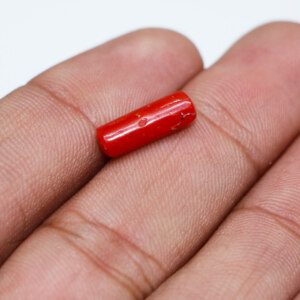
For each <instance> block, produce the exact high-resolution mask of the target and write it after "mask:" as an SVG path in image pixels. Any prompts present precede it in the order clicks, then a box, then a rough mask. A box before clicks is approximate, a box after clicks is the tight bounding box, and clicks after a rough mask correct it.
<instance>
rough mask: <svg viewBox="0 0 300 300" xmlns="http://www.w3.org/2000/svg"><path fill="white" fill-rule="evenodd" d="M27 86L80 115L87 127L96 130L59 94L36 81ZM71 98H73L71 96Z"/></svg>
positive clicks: (82, 113)
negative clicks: (89, 126)
mask: <svg viewBox="0 0 300 300" xmlns="http://www.w3.org/2000/svg"><path fill="white" fill-rule="evenodd" d="M27 85H28V86H32V87H35V88H37V89H39V90H41V91H42V92H44V93H46V94H47V95H48V96H49V98H50V99H52V100H54V101H56V102H58V103H59V104H61V105H63V106H64V107H66V108H67V109H71V110H73V111H74V112H75V113H76V114H77V115H80V117H81V118H83V119H84V120H85V121H86V122H87V123H88V124H89V125H91V126H92V127H93V128H94V129H96V128H97V126H96V124H95V123H94V122H93V121H92V120H91V119H90V118H89V117H88V116H87V114H86V113H84V111H83V110H81V109H80V108H79V107H78V106H75V105H73V104H71V102H70V101H67V100H66V98H65V97H64V96H61V95H59V93H57V92H55V91H54V90H53V89H52V88H49V87H47V86H46V85H44V84H41V83H39V82H38V81H37V80H31V81H30V82H28V83H27ZM71 97H73V96H71Z"/></svg>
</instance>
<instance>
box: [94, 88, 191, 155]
mask: <svg viewBox="0 0 300 300" xmlns="http://www.w3.org/2000/svg"><path fill="white" fill-rule="evenodd" d="M195 118H196V110H195V107H194V105H193V103H192V100H191V99H190V98H189V97H188V96H187V95H186V94H185V93H184V92H176V93H174V94H172V95H170V96H167V97H164V98H162V99H159V100H156V101H154V102H152V103H150V104H148V105H146V106H143V107H141V108H139V109H137V110H135V111H133V112H130V113H129V114H127V115H124V116H122V117H120V118H118V119H116V120H114V121H111V122H109V123H107V124H105V125H103V126H101V127H99V128H98V129H97V139H98V142H99V146H100V149H101V150H102V152H103V153H104V154H106V155H107V156H110V157H118V156H121V155H123V154H125V153H128V152H130V151H133V150H136V149H138V148H140V147H142V146H144V145H146V144H149V143H151V142H153V141H156V140H158V139H161V138H163V137H165V136H167V135H170V134H171V133H173V132H175V131H177V130H179V129H182V128H184V127H187V126H188V125H189V124H190V123H191V122H192V121H193V120H194V119H195Z"/></svg>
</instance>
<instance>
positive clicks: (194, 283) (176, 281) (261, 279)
mask: <svg viewBox="0 0 300 300" xmlns="http://www.w3.org/2000/svg"><path fill="white" fill-rule="evenodd" d="M299 172H300V138H298V139H297V141H296V142H295V143H294V144H293V146H292V147H291V148H290V149H289V150H288V151H287V153H285V155H284V156H283V157H282V158H281V159H280V161H279V162H277V163H276V164H275V166H274V167H273V168H272V169H271V170H270V171H269V172H268V173H267V174H266V176H265V177H264V178H263V179H262V180H261V181H260V182H259V183H258V184H257V185H256V186H255V187H254V188H253V189H252V190H251V192H250V193H249V194H248V195H247V196H246V197H245V199H244V200H243V201H242V202H241V203H240V204H239V205H238V206H237V208H236V209H235V210H234V211H233V212H232V213H231V214H230V215H229V217H228V219H227V220H226V221H225V223H224V224H223V225H222V226H221V228H220V229H219V230H218V231H217V232H216V233H215V234H214V235H213V237H212V238H211V239H210V240H209V242H208V243H207V244H206V245H205V247H204V248H203V249H202V250H201V251H200V252H199V253H198V254H197V255H196V256H195V257H194V258H193V259H192V260H191V261H190V262H189V263H188V264H187V265H186V266H185V267H183V268H182V269H181V270H180V271H179V272H177V273H176V274H175V275H174V276H172V277H171V278H170V279H169V280H168V281H167V282H166V283H164V284H163V285H162V286H161V287H160V288H159V289H158V290H157V292H156V293H154V295H153V297H150V298H151V299H175V298H176V299H200V298H201V299H261V298H263V299H278V300H279V299H293V297H294V296H295V294H296V293H297V292H299V291H300V206H299V195H300V176H299V175H300V173H299Z"/></svg>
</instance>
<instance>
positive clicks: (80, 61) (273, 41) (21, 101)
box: [0, 23, 300, 300]
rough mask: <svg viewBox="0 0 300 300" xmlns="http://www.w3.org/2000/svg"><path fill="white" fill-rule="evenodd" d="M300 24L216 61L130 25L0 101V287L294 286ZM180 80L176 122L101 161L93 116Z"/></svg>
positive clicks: (50, 291) (244, 42)
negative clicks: (161, 134)
mask: <svg viewBox="0 0 300 300" xmlns="http://www.w3.org/2000/svg"><path fill="white" fill-rule="evenodd" d="M299 82H300V25H298V24H293V23H272V24H268V25H265V26H262V27H260V28H257V29H255V30H254V31H252V32H251V33H249V34H247V35H246V36H245V37H243V38H242V39H241V40H239V41H238V42H237V43H236V44H235V45H234V46H233V47H232V48H231V49H230V50H229V51H228V52H227V53H226V54H225V55H224V56H223V57H222V58H221V59H220V60H219V61H218V62H217V63H216V64H215V65H214V66H212V67H211V68H209V69H206V70H203V67H202V61H201V58H200V56H199V54H198V52H197V50H196V49H195V47H194V46H193V45H192V43H191V42H190V41H188V40H187V39H186V38H185V37H183V36H181V35H179V34H177V33H175V32H172V31H167V30H161V29H147V30H140V31H137V32H133V33H130V34H128V35H125V36H123V37H120V38H118V39H115V40H113V41H110V42H108V43H106V44H104V45H102V46H100V47H98V48H96V49H93V50H91V51H88V52H86V53H84V54H81V55H79V56H77V57H75V58H72V59H70V60H68V61H67V62H64V63H62V64H60V65H58V66H55V67H53V68H52V69H50V70H48V71H46V72H45V73H43V74H41V75H39V76H38V77H36V78H34V79H33V80H32V81H30V82H29V83H28V84H27V85H25V86H24V87H21V88H20V89H18V90H16V91H14V92H13V93H11V94H10V95H8V96H6V97H5V98H4V99H3V100H2V101H1V102H0V165H1V168H0V195H1V198H0V220H1V226H0V260H1V264H2V267H1V269H0V295H1V299H125V300H126V299H143V298H146V297H149V299H297V300H298V299H300V229H299V228H300V205H299V200H300V199H299V195H300V176H299V175H300V173H299V172H300V171H299V170H300V140H299V138H298V135H299V129H300V118H299V115H300V101H299V99H300V84H299ZM177 89H183V90H184V91H185V92H186V93H188V94H189V96H190V97H191V98H192V99H193V100H194V102H195V105H196V108H197V112H198V118H197V119H196V121H195V123H194V124H193V126H192V127H190V128H189V129H186V130H184V131H181V132H180V133H177V134H174V135H172V136H170V137H168V138H166V139H164V140H161V141H159V142H156V143H153V144H151V145H149V146H147V147H144V148H142V149H140V150H138V151H135V152H133V153H130V154H129V155H126V156H123V157H121V158H118V159H114V160H107V159H105V158H104V157H103V156H102V155H101V153H99V150H98V147H97V143H96V141H95V128H96V127H97V126H99V125H100V124H104V123H105V122H107V121H109V120H112V119H114V118H116V117H118V116H120V115H122V114H124V113H126V112H129V111H130V110H132V109H134V108H137V107H139V106H141V105H144V104H145V103H147V102H149V101H151V100H152V99H155V98H159V97H161V96H164V95H166V94H168V93H171V92H172V91H174V90H177Z"/></svg>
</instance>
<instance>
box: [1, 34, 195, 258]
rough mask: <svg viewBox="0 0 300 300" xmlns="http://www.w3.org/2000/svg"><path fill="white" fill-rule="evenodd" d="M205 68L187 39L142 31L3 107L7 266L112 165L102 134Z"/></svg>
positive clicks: (52, 74)
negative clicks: (102, 128) (100, 129)
mask: <svg viewBox="0 0 300 300" xmlns="http://www.w3.org/2000/svg"><path fill="white" fill-rule="evenodd" d="M200 69H201V59H200V57H199V55H198V52H197V50H196V49H195V47H194V46H193V45H192V44H191V42H189V41H188V40H187V39H186V38H184V37H183V36H181V35H180V34H177V33H174V32H171V31H168V30H158V29H147V30H140V31H137V32H133V33H130V34H128V35H125V36H123V37H121V38H118V39H116V40H113V41H111V42H109V43H106V44H104V45H102V46H101V47H98V48H95V49H93V50H91V51H89V52H87V53H84V54H81V55H79V56H77V57H75V58H73V59H71V60H69V61H67V62H64V63H62V64H60V65H58V66H56V67H54V68H52V69H50V70H49V71H47V72H45V73H44V74H42V75H40V76H38V77H37V78H35V79H34V80H32V81H31V82H30V83H29V84H27V85H26V86H24V87H22V88H20V89H19V90H17V91H15V92H13V93H12V94H10V95H8V96H7V97H6V98H4V100H3V101H1V103H0V128H1V131H0V166H1V167H0V195H1V197H0V220H1V226H0V263H1V261H3V260H4V259H5V257H7V255H9V253H10V252H11V251H12V250H13V249H14V248H15V247H16V246H17V245H18V243H19V242H20V240H22V239H24V238H25V237H26V236H27V235H28V234H29V233H30V232H31V231H32V229H33V228H34V227H35V226H36V225H37V224H39V223H40V222H41V221H42V220H43V219H44V218H45V217H46V216H47V215H49V214H50V213H51V212H52V211H53V210H54V209H56V208H57V207H58V206H59V205H60V204H61V203H63V202H64V201H65V200H66V199H68V198H69V197H70V196H71V195H72V194H74V193H75V192H76V191H77V190H78V189H79V188H80V187H81V186H82V185H84V184H85V183H86V182H87V181H88V180H89V179H90V178H91V177H92V176H93V175H94V174H95V173H96V172H97V171H98V170H99V169H100V168H101V166H103V164H104V163H105V160H104V158H103V157H102V156H101V154H100V153H99V150H98V146H97V144H96V139H95V127H96V126H98V125H99V124H100V123H105V122H106V121H108V120H110V119H112V118H114V117H116V116H119V115H122V114H124V113H125V112H128V111H129V110H131V109H132V108H134V107H137V106H140V105H141V104H143V103H145V102H147V101H149V100H151V99H152V98H156V97H160V96H163V95H165V94H167V93H169V92H171V91H173V90H175V89H178V88H180V86H182V85H183V84H184V83H185V82H186V81H187V80H188V79H190V78H191V77H192V76H193V75H194V74H195V73H197V72H198V71H200Z"/></svg>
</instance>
